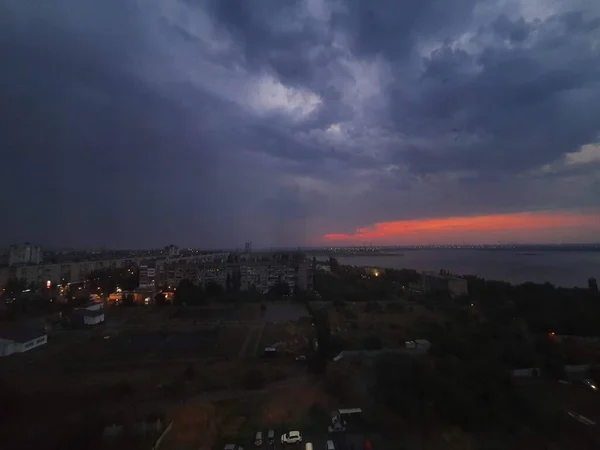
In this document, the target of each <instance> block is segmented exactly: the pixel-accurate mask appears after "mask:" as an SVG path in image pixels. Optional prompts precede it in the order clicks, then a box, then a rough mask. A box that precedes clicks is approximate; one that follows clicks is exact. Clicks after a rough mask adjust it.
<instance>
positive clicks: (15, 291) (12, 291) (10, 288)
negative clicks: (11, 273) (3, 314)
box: [4, 278, 27, 296]
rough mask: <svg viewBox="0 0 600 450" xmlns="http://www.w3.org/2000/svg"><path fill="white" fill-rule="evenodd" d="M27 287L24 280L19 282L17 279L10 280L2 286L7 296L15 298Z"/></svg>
mask: <svg viewBox="0 0 600 450" xmlns="http://www.w3.org/2000/svg"><path fill="white" fill-rule="evenodd" d="M26 286H27V282H26V281H25V280H19V279H17V278H10V279H9V280H8V281H7V282H6V285H5V286H4V290H5V292H6V294H7V295H10V296H17V295H20V294H21V293H22V292H23V291H24V290H25V287H26Z"/></svg>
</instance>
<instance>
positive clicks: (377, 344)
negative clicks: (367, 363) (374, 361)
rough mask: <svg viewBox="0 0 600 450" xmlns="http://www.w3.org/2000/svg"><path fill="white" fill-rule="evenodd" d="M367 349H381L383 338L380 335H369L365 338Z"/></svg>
mask: <svg viewBox="0 0 600 450" xmlns="http://www.w3.org/2000/svg"><path fill="white" fill-rule="evenodd" d="M364 345H365V350H381V348H382V344H381V338H380V337H379V336H375V335H373V336H367V337H366V338H365V344H364Z"/></svg>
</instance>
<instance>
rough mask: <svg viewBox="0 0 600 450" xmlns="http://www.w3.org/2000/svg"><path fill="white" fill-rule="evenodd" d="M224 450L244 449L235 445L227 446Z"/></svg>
mask: <svg viewBox="0 0 600 450" xmlns="http://www.w3.org/2000/svg"><path fill="white" fill-rule="evenodd" d="M223 450H244V447H241V446H239V445H235V444H225V448H224V449H223Z"/></svg>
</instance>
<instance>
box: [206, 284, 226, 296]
mask: <svg viewBox="0 0 600 450" xmlns="http://www.w3.org/2000/svg"><path fill="white" fill-rule="evenodd" d="M222 293H223V286H221V285H220V284H219V283H217V282H215V281H209V282H208V283H206V295H208V296H209V297H213V298H214V297H218V296H219V295H221V294H222Z"/></svg>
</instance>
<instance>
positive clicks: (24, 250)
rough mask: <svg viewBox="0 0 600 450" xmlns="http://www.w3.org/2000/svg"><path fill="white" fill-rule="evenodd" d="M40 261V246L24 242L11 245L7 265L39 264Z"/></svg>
mask: <svg viewBox="0 0 600 450" xmlns="http://www.w3.org/2000/svg"><path fill="white" fill-rule="evenodd" d="M41 262H42V247H40V246H38V245H33V244H30V243H29V242H26V243H25V244H23V245H12V246H11V247H10V255H9V257H8V265H9V266H15V265H19V264H39V263H41Z"/></svg>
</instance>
